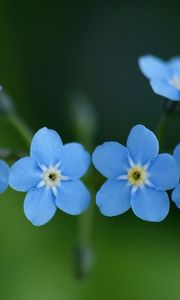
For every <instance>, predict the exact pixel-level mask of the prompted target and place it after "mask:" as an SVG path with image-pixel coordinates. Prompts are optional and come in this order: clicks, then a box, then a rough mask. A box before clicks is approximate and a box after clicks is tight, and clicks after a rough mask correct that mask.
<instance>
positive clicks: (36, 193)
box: [24, 187, 56, 226]
mask: <svg viewBox="0 0 180 300" xmlns="http://www.w3.org/2000/svg"><path fill="white" fill-rule="evenodd" d="M55 212H56V205H55V202H54V196H53V193H52V191H51V189H48V188H44V187H43V188H40V189H32V190H30V191H29V192H28V193H27V195H26V198H25V201H24V213H25V216H26V218H27V219H28V220H29V221H30V222H31V223H32V224H33V225H35V226H41V225H44V224H45V223H47V222H48V221H49V220H51V219H52V217H53V216H54V214H55Z"/></svg>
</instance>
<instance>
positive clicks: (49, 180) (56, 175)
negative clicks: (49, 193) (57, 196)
mask: <svg viewBox="0 0 180 300" xmlns="http://www.w3.org/2000/svg"><path fill="white" fill-rule="evenodd" d="M42 179H43V181H44V183H45V185H46V186H47V187H55V186H57V185H58V184H59V183H60V180H61V179H62V174H61V172H60V171H59V170H58V169H57V168H55V167H50V168H48V169H47V170H45V171H43V173H42Z"/></svg>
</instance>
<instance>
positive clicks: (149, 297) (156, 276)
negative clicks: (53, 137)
mask: <svg viewBox="0 0 180 300" xmlns="http://www.w3.org/2000/svg"><path fill="white" fill-rule="evenodd" d="M179 11H180V4H179V1H177V3H176V2H173V1H134V2H131V1H101V0H100V1H93V0H92V1H65V0H63V1H54V0H52V1H51V2H49V1H46V2H45V1H43V2H42V1H40V0H37V1H22V0H17V1H13V0H6V1H5V0H1V2H0V37H1V39H0V41H1V42H0V82H1V84H2V85H3V86H4V88H5V89H6V90H7V91H8V92H9V93H10V94H11V96H12V97H13V99H14V101H15V102H16V106H17V110H18V112H19V114H20V115H21V117H22V118H23V119H24V120H25V121H26V122H27V123H28V125H29V126H30V128H31V129H32V130H33V131H34V132H35V131H36V130H37V129H39V128H40V127H42V126H47V127H50V128H54V129H56V130H57V131H58V132H59V133H60V134H61V137H62V139H63V140H64V142H67V141H72V140H74V139H76V137H75V134H74V130H73V127H72V120H71V117H70V113H69V111H70V109H71V106H72V104H73V101H74V99H77V98H80V97H85V98H87V99H88V100H89V101H90V102H91V103H92V104H93V105H94V107H95V110H96V113H97V116H98V124H99V126H98V128H97V136H96V143H101V142H103V141H106V140H118V141H120V142H122V143H125V141H126V137H127V135H128V132H129V130H130V128H131V127H132V126H133V125H135V124H137V123H142V124H144V125H145V126H147V127H149V128H150V129H152V130H154V129H155V128H156V126H157V123H158V119H159V114H160V107H161V100H162V99H161V98H160V97H158V96H157V95H155V94H153V92H152V90H151V88H150V87H149V84H148V82H147V80H145V78H144V77H143V76H142V74H141V73H140V71H139V69H138V65H137V59H138V57H139V56H141V55H144V54H146V53H152V54H154V55H157V56H160V57H162V58H164V59H168V58H170V57H171V56H175V55H178V54H179V47H180V39H179ZM178 128H180V121H179V120H178V119H176V120H175V121H174V123H173V124H172V125H171V127H170V128H169V136H168V139H167V140H166V148H168V149H173V147H174V146H175V145H176V144H177V143H178V142H179V140H180V134H179V130H178ZM79 141H81V140H80V138H79ZM0 146H1V147H12V148H14V149H20V150H24V149H25V144H24V142H23V140H22V139H21V137H20V136H19V135H18V134H17V133H16V131H15V130H14V129H13V128H12V125H11V124H10V123H8V121H7V120H5V119H4V118H0ZM23 199H24V194H21V193H19V194H17V193H15V192H14V191H12V190H11V189H9V190H8V191H7V192H6V193H4V194H3V195H1V199H0V200H1V201H0V299H2V300H16V299H17V300H24V299H26V300H31V299H33V300H36V299H37V300H41V299H42V300H49V299H53V300H54V299H55V300H56V299H60V300H66V299H68V300H71V299H72V300H76V299H78V300H79V299H80V300H81V299H87V300H88V299H101V298H102V299H104V300H105V299H127V300H128V299H130V300H131V299H138V300H142V299H146V300H160V299H163V300H166V299H168V300H169V299H173V300H176V299H179V298H180V255H179V254H180V211H179V210H178V209H177V208H175V205H174V204H173V203H172V204H171V211H170V214H169V216H168V218H167V219H166V220H165V221H164V222H162V223H160V224H152V223H148V222H147V223H146V222H143V221H141V220H139V219H137V218H136V217H135V216H134V215H133V214H132V213H131V212H128V213H126V214H124V215H122V216H119V217H116V218H105V217H103V216H101V215H100V213H99V212H98V209H96V210H95V214H94V223H93V238H92V242H93V249H94V252H95V253H96V256H95V257H96V260H95V266H94V268H93V270H92V272H91V273H90V275H89V277H88V278H86V279H85V280H82V281H79V280H78V279H76V278H75V276H74V272H73V255H72V252H73V249H74V247H75V245H76V242H77V229H78V225H77V224H78V217H72V216H69V215H66V214H64V213H62V212H60V211H58V213H57V214H56V216H55V218H54V219H53V220H52V221H51V222H49V223H48V224H47V225H45V226H43V227H40V228H36V227H33V226H32V225H31V224H30V223H29V222H28V221H27V220H26V219H25V217H24V214H23V209H22V207H23Z"/></svg>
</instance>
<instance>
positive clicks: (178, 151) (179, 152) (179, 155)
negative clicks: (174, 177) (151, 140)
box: [173, 144, 180, 173]
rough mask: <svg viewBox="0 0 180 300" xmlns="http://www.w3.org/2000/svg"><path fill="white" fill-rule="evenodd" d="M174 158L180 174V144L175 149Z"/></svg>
mask: <svg viewBox="0 0 180 300" xmlns="http://www.w3.org/2000/svg"><path fill="white" fill-rule="evenodd" d="M173 156H174V159H175V161H176V163H177V166H178V168H179V173H180V144H178V145H177V146H176V148H175V149H174V152H173Z"/></svg>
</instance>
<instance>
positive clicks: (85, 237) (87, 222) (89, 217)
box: [71, 96, 97, 279]
mask: <svg viewBox="0 0 180 300" xmlns="http://www.w3.org/2000/svg"><path fill="white" fill-rule="evenodd" d="M71 120H72V122H73V128H74V133H75V136H76V139H77V140H78V141H79V142H81V143H82V144H83V145H84V146H85V148H86V149H88V150H89V151H90V152H92V150H93V149H94V140H95V135H96V131H97V115H96V111H95V110H94V107H93V105H92V103H91V102H89V101H88V99H86V98H84V97H81V96H80V97H77V98H75V100H74V101H73V103H71ZM85 182H86V184H87V186H88V188H89V189H90V192H91V195H93V197H92V198H94V197H95V196H94V194H95V193H93V191H94V173H93V169H90V170H89V171H88V174H87V176H86V177H85ZM92 198H91V206H90V207H89V209H88V210H87V212H85V213H84V214H82V215H80V216H79V218H78V237H77V245H76V249H75V256H74V258H75V261H74V265H75V275H76V277H77V278H78V279H83V278H85V277H86V276H87V275H88V274H89V273H90V271H91V269H92V267H93V263H94V253H93V249H92V235H93V234H92V233H93V221H94V206H95V205H94V203H93V202H94V201H93V200H94V199H92Z"/></svg>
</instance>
